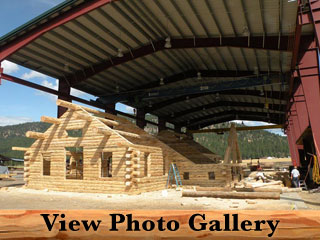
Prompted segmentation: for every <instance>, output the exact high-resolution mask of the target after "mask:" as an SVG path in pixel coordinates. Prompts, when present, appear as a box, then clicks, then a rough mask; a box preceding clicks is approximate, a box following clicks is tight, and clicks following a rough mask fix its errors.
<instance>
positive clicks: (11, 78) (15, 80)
mask: <svg viewBox="0 0 320 240" xmlns="http://www.w3.org/2000/svg"><path fill="white" fill-rule="evenodd" d="M1 77H2V79H4V80H7V81H10V82H13V83H17V84H21V85H24V86H27V87H30V88H34V89H37V90H40V91H43V92H46V93H50V94H53V95H57V96H63V97H66V98H68V99H70V100H73V101H76V102H80V103H83V104H86V105H89V106H92V107H96V108H101V109H105V106H103V105H101V104H98V103H96V102H91V101H88V100H85V99H82V98H78V97H75V96H72V95H69V94H64V93H62V92H59V91H57V90H54V89H51V88H47V87H44V86H41V85H39V84H36V83H32V82H29V81H26V80H23V79H21V78H17V77H14V76H11V75H7V74H2V75H1ZM113 114H119V115H122V116H126V117H129V118H132V119H134V118H136V117H135V116H133V115H131V114H129V113H125V112H121V111H118V110H115V112H114V113H113ZM144 121H145V122H147V123H150V124H152V125H157V124H156V123H154V122H152V121H149V120H144Z"/></svg>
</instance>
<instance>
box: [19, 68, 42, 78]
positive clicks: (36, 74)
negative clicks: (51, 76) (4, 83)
mask: <svg viewBox="0 0 320 240" xmlns="http://www.w3.org/2000/svg"><path fill="white" fill-rule="evenodd" d="M21 78H22V79H26V80H30V79H32V78H42V79H46V78H47V76H46V75H44V74H42V73H39V72H36V71H33V70H32V71H30V72H29V73H24V74H23V75H22V77H21Z"/></svg>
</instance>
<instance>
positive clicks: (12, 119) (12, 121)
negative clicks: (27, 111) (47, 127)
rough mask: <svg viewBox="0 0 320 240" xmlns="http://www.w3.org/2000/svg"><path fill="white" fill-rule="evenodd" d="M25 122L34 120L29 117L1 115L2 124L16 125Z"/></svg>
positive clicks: (0, 124)
mask: <svg viewBox="0 0 320 240" xmlns="http://www.w3.org/2000/svg"><path fill="white" fill-rule="evenodd" d="M25 122H32V119H31V118H29V117H4V116H0V126H7V125H15V124H20V123H25Z"/></svg>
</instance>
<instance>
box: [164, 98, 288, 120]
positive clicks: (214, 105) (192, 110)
mask: <svg viewBox="0 0 320 240" xmlns="http://www.w3.org/2000/svg"><path fill="white" fill-rule="evenodd" d="M224 106H228V107H231V108H233V107H253V108H261V109H264V108H265V105H264V104H263V103H250V102H234V101H218V102H213V103H209V104H206V105H202V106H198V107H194V108H190V109H187V110H184V111H181V112H178V113H175V114H174V117H175V118H180V117H182V116H185V115H188V114H191V113H195V112H199V111H202V110H208V109H213V108H217V107H224ZM285 107H286V105H285V104H275V103H273V104H270V105H269V109H270V110H276V111H281V110H282V111H285ZM167 117H170V116H167Z"/></svg>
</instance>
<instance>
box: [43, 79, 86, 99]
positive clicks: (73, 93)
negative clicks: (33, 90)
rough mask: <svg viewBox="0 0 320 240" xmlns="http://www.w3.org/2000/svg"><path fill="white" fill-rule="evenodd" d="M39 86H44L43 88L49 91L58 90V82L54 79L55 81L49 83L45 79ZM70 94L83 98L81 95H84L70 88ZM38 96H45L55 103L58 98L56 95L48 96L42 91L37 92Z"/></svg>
mask: <svg viewBox="0 0 320 240" xmlns="http://www.w3.org/2000/svg"><path fill="white" fill-rule="evenodd" d="M41 85H42V86H44V87H47V88H51V89H54V90H58V85H59V81H58V80H57V79H56V80H54V81H52V82H50V81H48V80H47V79H45V80H43V81H42V82H41ZM70 94H71V95H72V96H75V97H81V96H83V95H86V93H85V92H82V91H80V90H77V89H74V88H71V92H70ZM39 95H44V96H47V97H49V99H50V100H52V101H56V100H57V98H58V97H57V96H56V95H53V94H49V93H46V92H42V91H40V92H39Z"/></svg>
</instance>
